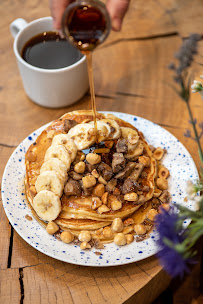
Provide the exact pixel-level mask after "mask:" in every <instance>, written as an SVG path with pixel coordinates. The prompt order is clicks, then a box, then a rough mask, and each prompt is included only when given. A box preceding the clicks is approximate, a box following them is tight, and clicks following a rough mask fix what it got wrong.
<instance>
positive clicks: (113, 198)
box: [108, 195, 122, 211]
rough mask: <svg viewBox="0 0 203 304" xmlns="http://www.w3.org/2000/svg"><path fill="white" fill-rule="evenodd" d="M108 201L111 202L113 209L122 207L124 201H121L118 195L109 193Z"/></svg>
mask: <svg viewBox="0 0 203 304" xmlns="http://www.w3.org/2000/svg"><path fill="white" fill-rule="evenodd" d="M108 201H109V203H110V204H111V210H113V211H116V210H119V209H121V208H122V202H121V201H119V200H118V199H117V198H116V196H114V195H109V197H108Z"/></svg>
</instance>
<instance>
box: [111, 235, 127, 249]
mask: <svg viewBox="0 0 203 304" xmlns="http://www.w3.org/2000/svg"><path fill="white" fill-rule="evenodd" d="M126 242H127V241H126V238H125V235H124V234H123V233H117V234H116V235H115V237H114V243H115V244H116V245H118V246H124V245H125V244H126Z"/></svg>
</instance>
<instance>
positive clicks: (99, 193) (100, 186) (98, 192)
mask: <svg viewBox="0 0 203 304" xmlns="http://www.w3.org/2000/svg"><path fill="white" fill-rule="evenodd" d="M104 191H105V190H104V185H103V184H97V185H96V186H95V187H94V190H93V194H94V195H95V196H98V197H102V195H103V194H104ZM103 203H104V202H103Z"/></svg>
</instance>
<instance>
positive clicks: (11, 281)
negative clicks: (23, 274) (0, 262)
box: [0, 269, 21, 304]
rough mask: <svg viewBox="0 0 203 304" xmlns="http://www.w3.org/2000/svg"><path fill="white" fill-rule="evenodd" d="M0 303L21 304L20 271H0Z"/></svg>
mask: <svg viewBox="0 0 203 304" xmlns="http://www.w3.org/2000/svg"><path fill="white" fill-rule="evenodd" d="M0 278H1V280H0V303H5V304H17V303H20V299H21V290H20V281H19V270H18V269H4V270H0Z"/></svg>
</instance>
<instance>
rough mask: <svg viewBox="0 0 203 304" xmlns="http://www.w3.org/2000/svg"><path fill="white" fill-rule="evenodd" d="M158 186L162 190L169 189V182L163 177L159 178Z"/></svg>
mask: <svg viewBox="0 0 203 304" xmlns="http://www.w3.org/2000/svg"><path fill="white" fill-rule="evenodd" d="M156 184H157V187H158V188H159V189H161V190H166V189H168V181H167V179H165V178H163V177H159V178H157V180H156Z"/></svg>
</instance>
